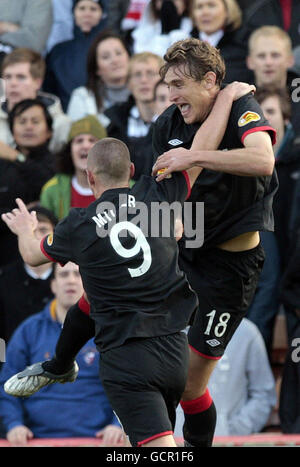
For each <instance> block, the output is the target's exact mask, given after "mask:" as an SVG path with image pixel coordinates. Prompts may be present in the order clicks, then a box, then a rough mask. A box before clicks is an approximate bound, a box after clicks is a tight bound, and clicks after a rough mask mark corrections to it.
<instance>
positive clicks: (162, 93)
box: [154, 79, 173, 116]
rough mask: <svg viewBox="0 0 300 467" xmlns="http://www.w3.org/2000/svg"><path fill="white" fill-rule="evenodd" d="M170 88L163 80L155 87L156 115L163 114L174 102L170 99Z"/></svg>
mask: <svg viewBox="0 0 300 467" xmlns="http://www.w3.org/2000/svg"><path fill="white" fill-rule="evenodd" d="M169 96H170V93H169V89H168V86H167V85H166V83H165V82H164V80H163V79H160V80H159V81H158V82H157V83H156V85H155V86H154V103H155V115H157V116H159V115H160V114H162V113H163V112H164V111H165V110H166V109H167V108H168V107H169V106H170V105H172V104H173V102H171V101H170V99H169Z"/></svg>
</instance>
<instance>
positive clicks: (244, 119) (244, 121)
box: [238, 110, 261, 127]
mask: <svg viewBox="0 0 300 467" xmlns="http://www.w3.org/2000/svg"><path fill="white" fill-rule="evenodd" d="M260 119H261V116H260V115H259V114H257V113H256V112H251V111H249V110H248V111H247V112H244V113H243V115H241V117H240V118H239V121H238V126H239V127H242V126H245V125H248V123H251V122H258V121H259V120H260Z"/></svg>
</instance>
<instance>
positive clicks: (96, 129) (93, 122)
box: [68, 115, 107, 142]
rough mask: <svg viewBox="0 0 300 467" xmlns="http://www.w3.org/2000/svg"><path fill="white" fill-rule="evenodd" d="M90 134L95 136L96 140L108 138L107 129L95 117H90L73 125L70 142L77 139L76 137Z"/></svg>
mask: <svg viewBox="0 0 300 467" xmlns="http://www.w3.org/2000/svg"><path fill="white" fill-rule="evenodd" d="M85 133H86V134H89V135H93V136H95V138H98V139H102V138H105V137H106V136H107V133H106V129H105V128H104V127H103V126H102V125H101V123H99V120H98V119H97V118H96V117H94V115H88V116H87V117H84V118H82V119H81V120H77V122H74V123H72V126H71V129H70V132H69V137H68V142H69V141H71V140H72V139H74V138H75V136H78V135H82V134H85Z"/></svg>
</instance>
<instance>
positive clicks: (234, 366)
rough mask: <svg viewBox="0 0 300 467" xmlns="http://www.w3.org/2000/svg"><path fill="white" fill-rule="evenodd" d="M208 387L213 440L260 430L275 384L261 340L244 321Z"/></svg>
mask: <svg viewBox="0 0 300 467" xmlns="http://www.w3.org/2000/svg"><path fill="white" fill-rule="evenodd" d="M208 387H209V390H210V393H211V395H212V397H213V399H214V402H215V405H216V408H217V414H218V416H217V425H216V431H215V436H246V435H250V434H253V433H258V432H260V431H261V430H262V429H263V428H264V426H265V425H266V423H267V421H268V418H269V416H270V414H271V411H272V409H273V407H274V406H275V404H276V391H275V381H274V377H273V374H272V370H271V367H270V364H269V361H268V356H267V352H266V348H265V345H264V341H263V339H262V336H261V334H260V332H259V330H258V328H257V327H256V325H255V324H254V323H252V322H251V321H249V320H248V319H247V318H243V320H242V321H241V323H240V325H239V326H238V328H237V330H236V331H235V334H234V335H233V337H232V339H231V341H230V342H229V344H228V347H227V348H226V350H225V353H224V355H223V357H222V358H221V360H220V362H219V363H218V365H217V366H216V367H215V369H214V371H213V373H212V375H211V378H210V382H209V385H208ZM177 413H178V418H179V420H178V421H177V426H176V429H175V434H177V436H180V435H181V426H182V410H181V409H177ZM181 436H182V435H181Z"/></svg>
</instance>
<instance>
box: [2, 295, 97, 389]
mask: <svg viewBox="0 0 300 467" xmlns="http://www.w3.org/2000/svg"><path fill="white" fill-rule="evenodd" d="M87 306H88V304H87V303H86V302H83V301H82V300H81V301H79V302H78V303H76V304H75V305H73V306H72V307H71V308H70V309H69V311H68V313H67V315H66V318H65V321H64V325H63V328H62V330H61V334H60V336H59V338H58V341H57V344H56V349H55V356H54V357H53V358H52V359H51V360H47V361H45V362H38V363H35V364H33V365H30V367H27V368H26V369H25V370H24V371H22V372H21V373H18V374H17V375H14V376H12V377H11V378H10V379H9V380H8V381H7V382H6V383H5V386H4V388H5V391H6V392H7V393H8V394H11V395H13V396H19V397H25V396H27V397H28V396H31V395H32V394H34V393H35V392H37V391H38V390H39V389H41V388H42V387H44V386H46V385H48V384H52V383H66V382H73V381H75V379H76V377H77V374H78V366H77V364H76V362H75V358H76V355H77V353H78V352H79V351H80V349H81V348H82V347H83V346H84V345H85V343H86V342H87V341H88V340H89V339H91V338H92V337H94V335H95V325H94V322H93V320H92V319H91V318H90V317H89V315H88V314H87V311H88V310H87V309H86V308H87ZM84 307H85V308H84Z"/></svg>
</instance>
